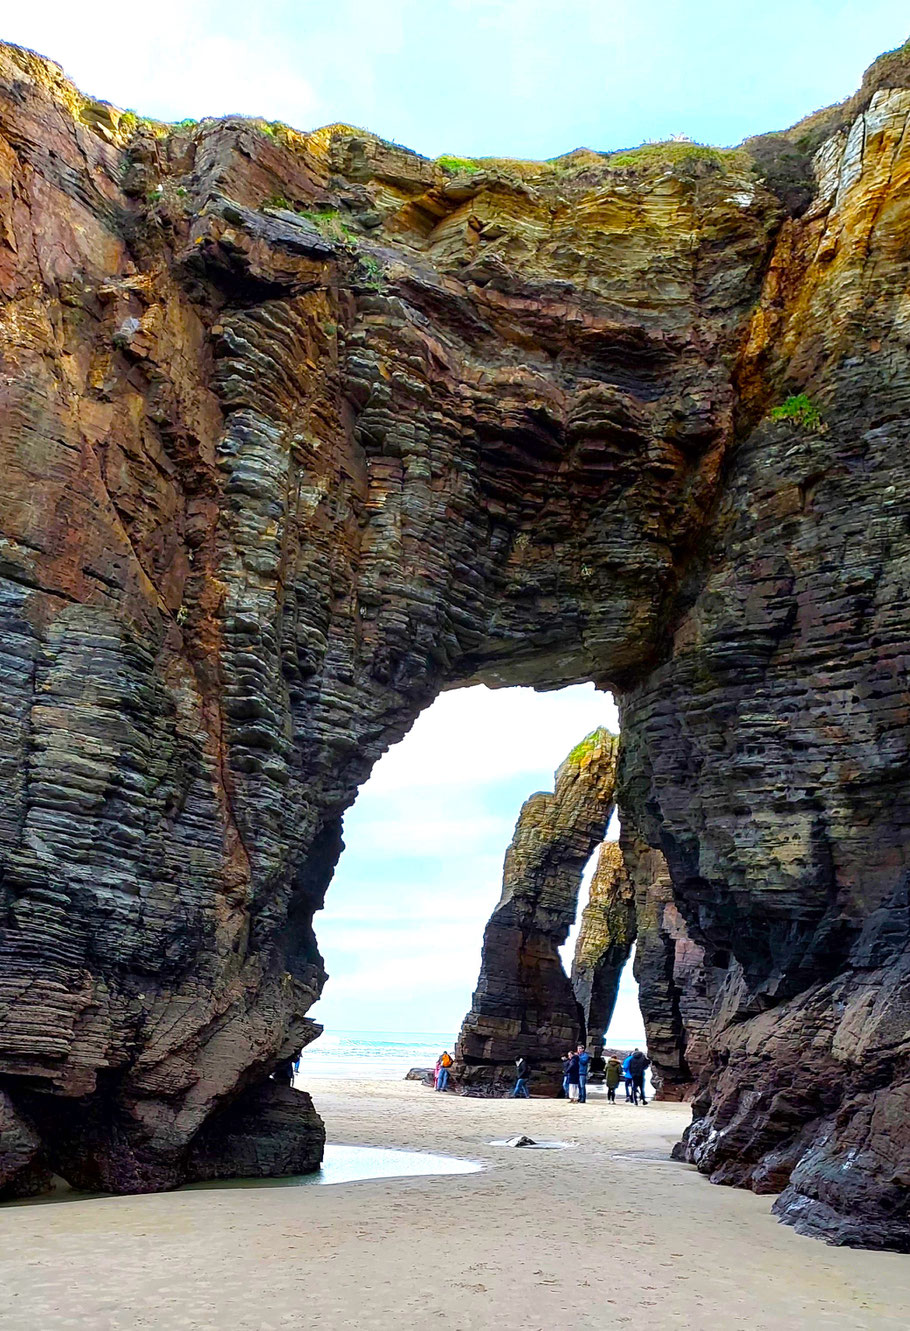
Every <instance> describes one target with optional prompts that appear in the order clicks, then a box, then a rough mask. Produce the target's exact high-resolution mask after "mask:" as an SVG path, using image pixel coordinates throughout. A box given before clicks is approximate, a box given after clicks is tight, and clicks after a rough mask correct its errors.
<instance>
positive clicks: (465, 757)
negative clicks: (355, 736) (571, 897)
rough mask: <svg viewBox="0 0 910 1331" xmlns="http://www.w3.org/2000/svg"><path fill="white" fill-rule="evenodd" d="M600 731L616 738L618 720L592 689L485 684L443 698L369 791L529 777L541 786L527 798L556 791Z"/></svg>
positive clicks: (390, 756) (384, 762)
mask: <svg viewBox="0 0 910 1331" xmlns="http://www.w3.org/2000/svg"><path fill="white" fill-rule="evenodd" d="M598 725H605V726H607V727H608V728H609V729H611V730H614V731H617V730H618V729H619V719H618V715H617V711H616V704H615V703H614V702H613V699H612V698H611V697H610V695H609V694H607V693H598V691H597V690H596V689H595V688H594V685H593V684H577V685H574V686H573V687H571V688H567V689H561V690H559V691H558V692H555V693H535V692H534V690H533V689H488V688H486V687H485V686H484V685H479V686H477V687H476V688H471V689H458V690H454V691H453V692H451V693H443V694H442V695H441V696H440V697H439V698H438V699H437V700H436V702H435V703H434V704H433V706H432V707H429V708H428V709H427V710H426V711H425V712H424V713H423V714H422V715H421V716H419V717H418V718H417V720H416V722H415V723H414V726H413V728H412V730H411V732H410V734H409V735H408V737H407V742H406V744H404V743H403V744H398V745H396V746H395V748H393V749H390V750H389V752H388V753H387V754H386V755H385V756H384V757H383V758H381V759H380V761H379V762H378V763H377V764H376V767H375V769H374V771H373V775H372V777H371V778H370V786H369V788H370V789H371V791H373V792H388V791H401V790H403V789H406V788H407V787H409V786H414V787H416V788H420V789H424V788H426V787H427V786H428V785H443V786H456V785H470V786H471V787H474V786H478V785H484V784H489V783H493V782H497V781H503V780H505V779H506V778H508V777H515V776H520V775H524V774H527V775H528V776H529V777H533V778H536V779H537V781H538V782H539V783H540V784H539V785H534V786H531V787H529V789H528V791H527V794H528V795H530V794H532V793H533V791H534V790H535V789H547V790H551V789H552V785H553V780H552V778H553V773H554V772H555V770H556V768H557V767H558V766H559V764H560V763H561V762H562V760H563V758H565V756H566V754H567V753H568V752H569V750H570V749H571V748H572V746H573V745H574V744H576V743H577V742H578V741H579V740H580V739H583V738H584V736H585V735H586V734H588V733H589V732H590V731H591V730H593V729H594V728H595V727H596V726H598ZM515 815H516V817H517V815H518V809H516V810H515Z"/></svg>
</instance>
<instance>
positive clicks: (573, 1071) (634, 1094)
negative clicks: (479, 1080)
mask: <svg viewBox="0 0 910 1331" xmlns="http://www.w3.org/2000/svg"><path fill="white" fill-rule="evenodd" d="M453 1061H454V1060H453V1058H452V1055H451V1054H450V1053H449V1051H448V1049H443V1051H442V1053H441V1054H440V1055H439V1057H438V1058H437V1060H436V1067H435V1068H434V1070H433V1087H434V1089H435V1090H437V1091H444V1090H445V1089H446V1087H447V1086H448V1084H449V1069H450V1068H451V1066H452V1063H453ZM650 1066H651V1060H650V1059H649V1058H648V1056H647V1054H643V1053H642V1051H641V1050H640V1049H633V1051H632V1053H631V1054H629V1055H628V1057H626V1058H625V1059H623V1061H622V1062H621V1063H620V1061H619V1059H618V1058H617V1057H616V1055H615V1054H611V1055H610V1057H609V1058H608V1059H607V1063H606V1070H605V1072H604V1082H605V1084H606V1088H607V1100H608V1101H609V1103H610V1104H612V1105H615V1104H616V1088H617V1086H618V1085H619V1083H620V1082H621V1081H622V1082H625V1086H626V1099H627V1100H628V1101H629V1102H630V1103H631V1104H633V1105H638V1104H642V1105H646V1104H647V1103H648V1101H647V1100H646V1098H645V1073H646V1072H647V1070H648V1068H649V1067H650ZM590 1071H591V1055H590V1054H589V1053H588V1051H587V1049H585V1047H584V1045H583V1044H580V1045H577V1046H576V1048H575V1049H574V1051H570V1052H569V1053H568V1054H566V1056H565V1058H564V1059H563V1060H562V1090H563V1095H564V1096H565V1097H566V1099H567V1100H570V1101H571V1102H572V1103H573V1104H580V1105H583V1104H585V1103H586V1101H587V1098H588V1076H589V1074H590ZM530 1077H531V1069H530V1066H529V1064H528V1060H527V1059H526V1058H524V1057H521V1058H516V1060H515V1086H514V1088H513V1090H512V1099H513V1100H526V1099H528V1098H529V1096H530V1094H531V1092H530V1091H529V1089H528V1082H529V1080H530Z"/></svg>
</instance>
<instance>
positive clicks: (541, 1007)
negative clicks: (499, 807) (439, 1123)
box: [455, 729, 619, 1090]
mask: <svg viewBox="0 0 910 1331" xmlns="http://www.w3.org/2000/svg"><path fill="white" fill-rule="evenodd" d="M618 748H619V739H618V736H616V735H611V734H610V732H609V731H608V730H604V729H599V730H595V731H594V732H593V733H592V734H590V735H588V736H587V738H586V739H584V740H582V742H581V743H580V744H577V745H576V746H575V748H573V749H572V751H571V753H570V754H569V755H568V757H567V758H566V760H565V762H564V763H562V765H561V766H560V768H559V770H558V771H557V772H556V779H555V782H554V786H553V790H552V792H550V791H547V792H544V791H539V792H538V793H537V794H535V795H532V796H531V797H530V799H528V800H525V802H524V804H523V806H522V809H521V813H520V814H519V816H518V822H517V823H516V824H515V834H514V836H513V837H512V841H511V844H510V845H509V848H508V850H507V851H506V857H505V864H504V866H503V874H502V895H501V897H500V899H499V902H498V904H497V906H496V909H495V910H494V911H493V914H492V915H491V916H490V921H489V923H488V924H487V927H486V930H485V931H484V936H483V953H482V956H481V962H480V975H479V977H478V980H477V988H476V990H475V991H474V996H473V999H472V1001H471V1010H470V1012H469V1013H468V1014H467V1016H466V1017H465V1019H464V1022H463V1024H462V1027H461V1033H460V1034H459V1037H458V1045H457V1047H456V1050H455V1075H456V1077H457V1078H458V1079H459V1080H460V1081H461V1082H462V1083H465V1084H483V1085H489V1086H496V1085H499V1084H501V1083H503V1082H506V1083H509V1082H511V1083H512V1084H514V1073H515V1059H517V1058H520V1057H524V1058H526V1059H528V1060H529V1062H530V1063H531V1066H532V1072H533V1075H534V1085H535V1088H536V1089H550V1090H555V1089H556V1088H557V1087H558V1086H559V1085H560V1084H561V1082H562V1062H561V1060H562V1058H563V1055H564V1054H565V1053H566V1051H567V1050H570V1049H574V1048H575V1046H576V1044H577V1042H578V1039H579V1036H580V1035H581V1034H582V1021H581V1020H580V1016H581V1014H580V1011H579V1004H578V1000H577V999H576V996H575V991H574V989H573V987H572V983H571V981H570V980H569V977H568V976H567V975H566V972H565V970H564V969H563V964H562V959H561V957H560V955H559V949H560V947H561V946H562V944H563V943H564V942H565V941H566V939H567V938H568V936H569V930H570V929H571V927H572V925H573V924H574V922H575V915H576V911H577V910H578V893H579V889H580V887H581V878H582V874H583V872H584V868H585V865H586V864H587V862H588V860H589V859H590V858H591V855H592V854H593V852H594V850H595V849H596V847H597V845H598V843H599V842H600V841H602V840H603V837H604V834H605V833H606V830H607V824H608V823H609V821H610V817H611V814H612V812H613V807H614V803H613V794H614V789H615V785H616V758H617V752H618Z"/></svg>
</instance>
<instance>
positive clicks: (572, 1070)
mask: <svg viewBox="0 0 910 1331" xmlns="http://www.w3.org/2000/svg"><path fill="white" fill-rule="evenodd" d="M590 1070H591V1055H590V1054H589V1053H588V1051H587V1049H585V1047H584V1045H583V1044H580V1045H578V1046H577V1048H576V1049H575V1051H574V1053H573V1052H571V1051H570V1052H569V1053H568V1054H566V1056H565V1058H564V1059H563V1060H562V1091H563V1095H564V1096H565V1097H566V1099H567V1100H571V1101H572V1102H573V1104H579V1105H583V1104H584V1103H585V1101H586V1100H587V1098H588V1073H589V1072H590Z"/></svg>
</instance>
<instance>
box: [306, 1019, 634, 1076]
mask: <svg viewBox="0 0 910 1331" xmlns="http://www.w3.org/2000/svg"><path fill="white" fill-rule="evenodd" d="M455 1040H456V1036H455V1035H453V1034H452V1032H451V1031H448V1032H447V1031H408V1032H402V1031H348V1030H337V1029H326V1030H325V1031H324V1032H323V1033H322V1035H320V1037H319V1039H318V1040H315V1041H314V1042H313V1043H312V1044H311V1045H308V1046H307V1048H306V1049H304V1051H303V1053H302V1055H301V1057H300V1072H299V1073H298V1075H297V1079H296V1082H297V1085H298V1086H303V1087H305V1086H306V1085H307V1083H308V1082H309V1081H312V1080H313V1079H314V1078H317V1077H333V1078H341V1079H343V1080H360V1081H400V1080H401V1079H402V1078H403V1077H404V1076H405V1075H406V1074H407V1073H408V1072H409V1070H410V1069H411V1068H432V1067H434V1066H435V1064H436V1060H437V1058H438V1057H439V1055H440V1054H441V1053H442V1051H443V1049H448V1051H449V1053H450V1054H451V1053H453V1052H454V1050H455ZM637 1043H638V1042H637V1041H636V1040H624V1039H620V1038H618V1037H616V1036H612V1035H611V1036H610V1038H609V1040H608V1042H607V1047H608V1048H610V1049H629V1050H631V1049H634V1048H635V1046H636V1044H637Z"/></svg>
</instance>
